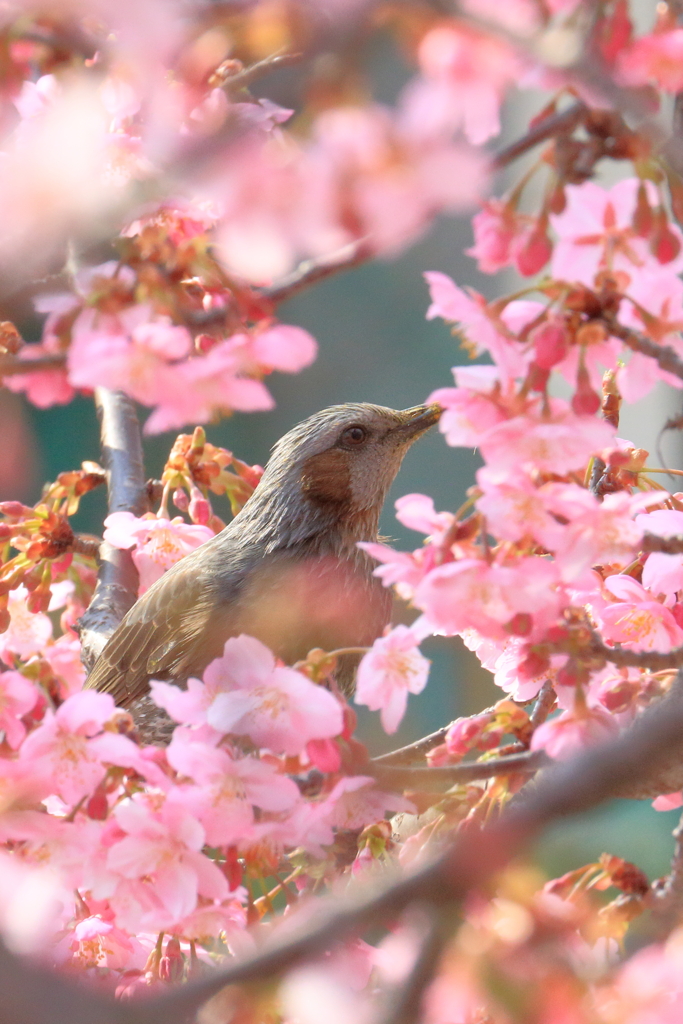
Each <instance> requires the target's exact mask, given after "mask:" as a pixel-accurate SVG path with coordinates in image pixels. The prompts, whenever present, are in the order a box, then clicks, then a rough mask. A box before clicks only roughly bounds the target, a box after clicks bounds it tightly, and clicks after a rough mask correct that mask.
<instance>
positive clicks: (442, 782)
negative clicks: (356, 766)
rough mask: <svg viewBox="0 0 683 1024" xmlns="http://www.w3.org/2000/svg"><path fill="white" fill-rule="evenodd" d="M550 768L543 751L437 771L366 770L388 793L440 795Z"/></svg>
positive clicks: (393, 767)
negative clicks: (480, 782)
mask: <svg viewBox="0 0 683 1024" xmlns="http://www.w3.org/2000/svg"><path fill="white" fill-rule="evenodd" d="M548 764H550V760H549V758H548V756H547V754H546V753H545V752H544V751H542V750H525V751H523V752H521V753H519V754H510V755H508V756H506V757H496V758H494V759H492V760H490V761H472V762H467V763H466V764H452V765H445V766H443V767H441V766H440V767H436V768H419V767H412V768H408V767H400V766H397V765H386V764H377V763H376V762H374V763H372V765H371V767H370V768H369V769H368V770H369V771H370V772H371V773H372V775H374V777H375V778H376V779H377V781H378V783H379V784H380V785H381V786H385V787H387V788H390V789H397V790H405V789H415V790H421V791H422V792H434V791H436V792H441V791H443V790H446V789H450V788H451V787H452V786H457V785H461V784H462V783H465V782H475V781H476V780H478V779H492V778H494V777H495V776H498V775H514V774H516V773H517V772H523V773H524V774H529V773H532V772H535V771H538V769H539V768H543V767H545V766H546V765H548Z"/></svg>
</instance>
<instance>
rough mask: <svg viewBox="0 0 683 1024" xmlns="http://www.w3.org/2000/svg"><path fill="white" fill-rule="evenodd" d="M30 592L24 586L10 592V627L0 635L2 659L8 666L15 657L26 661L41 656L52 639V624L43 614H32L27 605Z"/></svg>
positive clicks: (0, 654)
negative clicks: (34, 656) (37, 655)
mask: <svg viewBox="0 0 683 1024" xmlns="http://www.w3.org/2000/svg"><path fill="white" fill-rule="evenodd" d="M27 598H28V591H27V589H26V587H25V586H23V584H22V585H21V586H19V587H16V589H15V590H10V592H9V599H8V610H9V615H10V623H9V627H8V628H7V629H6V630H5V632H4V633H0V658H2V660H3V661H4V662H6V663H7V664H8V665H11V664H12V663H13V657H12V656H13V655H16V656H17V657H19V658H22V659H23V660H24V661H26V660H28V658H30V657H32V656H33V655H34V654H39V653H40V652H41V651H42V650H43V648H44V647H45V646H46V644H47V643H48V641H49V640H51V638H52V623H51V622H50V619H49V618H48V616H47V615H45V614H44V613H43V612H30V611H29V610H28V606H27V604H26V601H27Z"/></svg>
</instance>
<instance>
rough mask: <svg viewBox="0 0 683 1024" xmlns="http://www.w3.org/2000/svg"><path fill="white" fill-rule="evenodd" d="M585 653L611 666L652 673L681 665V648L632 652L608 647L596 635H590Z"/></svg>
mask: <svg viewBox="0 0 683 1024" xmlns="http://www.w3.org/2000/svg"><path fill="white" fill-rule="evenodd" d="M587 653H589V654H590V655H591V656H593V657H598V658H604V659H605V661H611V662H612V664H613V665H619V666H626V667H632V668H649V669H651V670H652V671H653V672H660V671H661V670H662V669H665V668H680V666H681V665H683V646H681V647H673V648H672V649H671V650H670V651H632V650H627V649H626V648H624V647H609V646H608V645H607V644H605V643H603V642H602V640H601V639H600V637H599V636H598V634H597V633H593V634H592V638H591V645H590V648H589V651H588V652H587Z"/></svg>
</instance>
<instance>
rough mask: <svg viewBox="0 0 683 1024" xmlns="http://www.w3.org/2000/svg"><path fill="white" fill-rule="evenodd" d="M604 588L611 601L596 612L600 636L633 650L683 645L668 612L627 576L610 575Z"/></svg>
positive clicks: (657, 649)
mask: <svg viewBox="0 0 683 1024" xmlns="http://www.w3.org/2000/svg"><path fill="white" fill-rule="evenodd" d="M605 590H606V591H607V592H608V593H609V594H610V595H612V596H613V597H614V598H615V600H614V601H613V602H611V603H609V604H605V605H604V607H602V608H601V609H600V610H599V611H597V612H596V615H597V618H598V621H599V623H600V627H601V629H602V632H603V635H604V636H605V638H606V639H607V640H609V641H610V642H611V643H620V644H624V645H625V646H628V647H631V648H632V649H633V650H635V651H670V650H671V648H672V647H678V646H680V645H681V644H683V629H681V627H680V626H679V625H678V623H677V621H676V619H675V618H674V616H673V614H672V613H671V611H670V610H669V609H668V608H666V607H665V606H664V605H662V604H660V603H659V602H658V601H656V600H654V599H653V598H652V595H651V594H649V593H648V592H647V591H646V590H645V588H644V587H643V586H642V585H641V584H640V583H638V582H637V581H636V580H634V579H632V578H631V577H630V576H610V577H609V578H608V579H606V580H605Z"/></svg>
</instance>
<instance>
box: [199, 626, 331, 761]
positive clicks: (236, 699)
mask: <svg viewBox="0 0 683 1024" xmlns="http://www.w3.org/2000/svg"><path fill="white" fill-rule="evenodd" d="M204 680H205V682H206V684H207V685H208V686H216V687H224V688H225V689H224V692H221V693H218V695H217V696H216V697H215V698H214V700H213V702H212V704H211V706H210V707H209V709H208V711H207V715H206V720H207V722H208V724H209V725H210V726H211V727H212V728H214V729H217V730H218V731H219V732H223V733H235V734H236V735H238V736H244V735H247V736H249V738H250V739H251V740H252V741H253V742H254V743H255V744H256V745H257V746H262V747H267V748H269V749H270V750H272V751H274V752H275V753H285V754H298V753H300V752H301V751H302V750H303V749H304V747H305V746H306V744H307V743H308V741H309V740H313V739H327V738H331V737H333V736H338V735H339V734H340V733H341V731H342V729H343V714H342V708H341V705H340V704H339V702H338V701H337V699H336V698H335V697H334V696H333V695H332V694H331V693H330V692H329V691H328V690H325V689H323V687H321V686H316V685H315V683H312V682H311V681H310V679H307V678H306V676H304V675H302V674H301V673H300V672H297V671H295V669H292V668H287V667H285V666H279V665H276V662H275V657H274V655H273V654H272V653H271V651H269V650H268V648H267V647H266V646H265V645H264V644H262V643H261V642H260V641H259V640H256V639H255V638H254V637H250V636H239V637H233V638H232V639H230V640H228V641H227V643H226V645H225V649H224V652H223V656H222V657H221V658H216V659H215V660H214V661H212V662H211V664H210V665H209V666H208V668H207V669H206V670H205V672H204Z"/></svg>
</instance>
